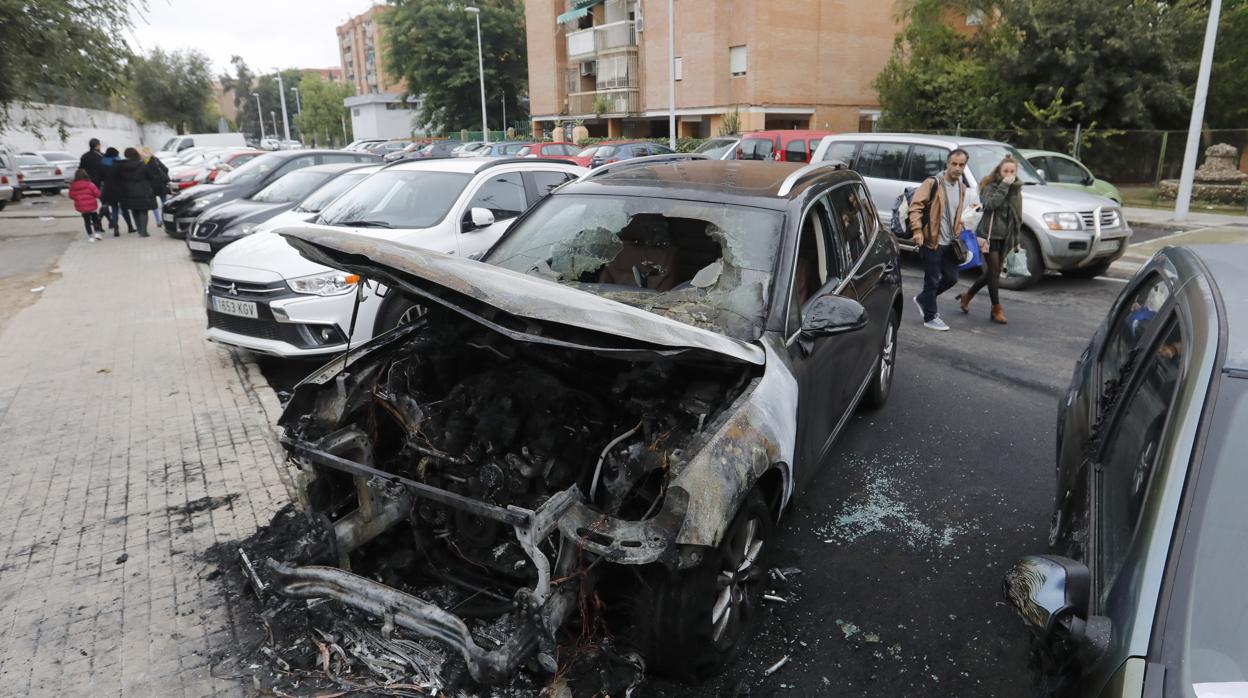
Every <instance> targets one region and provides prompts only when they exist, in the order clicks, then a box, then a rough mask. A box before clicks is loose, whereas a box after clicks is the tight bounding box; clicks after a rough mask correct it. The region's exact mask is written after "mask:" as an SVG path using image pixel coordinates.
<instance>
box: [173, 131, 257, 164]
mask: <svg viewBox="0 0 1248 698" xmlns="http://www.w3.org/2000/svg"><path fill="white" fill-rule="evenodd" d="M203 147H210V148H229V147H235V148H245V147H247V139H246V138H245V137H244V136H243V134H241V133H187V134H184V135H181V136H173V137H172V138H170V139H169V140H167V141H165V142H164V144H163V145H161V146H160V148H159V149H158V150H157V151H156V157H158V158H160V160H161V161H162V162H163V161H165V160H166V159H168V158H170V157H172V156H173V155H175V154H177V153H180V152H182V151H183V150H186V149H188V148H203Z"/></svg>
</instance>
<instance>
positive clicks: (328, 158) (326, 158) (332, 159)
mask: <svg viewBox="0 0 1248 698" xmlns="http://www.w3.org/2000/svg"><path fill="white" fill-rule="evenodd" d="M372 160H373V158H366V157H361V156H359V155H352V154H350V153H341V154H340V153H326V154H325V155H322V156H321V164H323V165H339V164H350V163H356V162H369V161H372Z"/></svg>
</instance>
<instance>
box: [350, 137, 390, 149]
mask: <svg viewBox="0 0 1248 698" xmlns="http://www.w3.org/2000/svg"><path fill="white" fill-rule="evenodd" d="M385 141H386V139H385V138H357V139H356V140H353V141H351V142H350V143H348V144H347V146H346V147H345V148H343V150H360V149H362V148H363V147H364V146H366V145H369V144H372V143H384V142H385Z"/></svg>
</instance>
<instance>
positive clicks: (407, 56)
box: [382, 0, 529, 130]
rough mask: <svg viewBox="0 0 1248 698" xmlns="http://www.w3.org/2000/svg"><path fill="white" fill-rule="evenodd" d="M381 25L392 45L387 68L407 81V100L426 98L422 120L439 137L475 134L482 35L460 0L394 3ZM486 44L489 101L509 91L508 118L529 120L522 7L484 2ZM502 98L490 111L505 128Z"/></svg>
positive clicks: (515, 1)
mask: <svg viewBox="0 0 1248 698" xmlns="http://www.w3.org/2000/svg"><path fill="white" fill-rule="evenodd" d="M389 2H390V9H389V11H388V12H386V13H385V14H384V15H383V19H382V22H383V23H384V25H385V27H386V30H387V38H388V41H389V44H388V48H387V51H386V55H385V56H384V58H385V68H386V69H387V70H388V72H389V74H390V75H391V76H392V77H396V78H402V79H403V80H404V82H405V83H406V85H407V94H408V95H411V96H418V97H421V98H422V100H423V101H422V105H423V106H422V107H421V110H420V112H419V114H418V117H417V118H418V119H419V121H420V123H422V124H429V125H431V126H433V127H435V128H438V129H441V130H454V129H460V128H467V127H472V128H474V129H475V128H478V127H479V126H478V124H480V122H481V88H480V86H479V83H478V74H477V30H476V25H475V22H474V19H473V16H472V14H470V13H468V12H466V11H465V10H464V7H466V6H467V5H468V3H465V2H462V1H460V0H451V1H450V2H448V1H447V0H389ZM472 4H473V5H474V6H476V7H480V8H481V44H482V47H483V55H484V56H485V86H486V91H487V94H495V95H497V94H498V92H497V88H498V87H499V86H506V88H507V92H506V94H505V103H506V109H507V114H508V115H509V116H510V115H514V116H515V120H517V121H519V120H523V119H525V118H527V114H526V113H525V111H524V109H523V107H522V105H521V100H520V95H522V94H526V93H527V91H528V90H527V84H528V72H529V71H528V62H527V58H526V53H525V50H526V45H525V34H524V6H523V3H522V0H480V1H479V2H474V3H472ZM501 106H502V103H500V101H499V100H498V99H497V98H494V99H491V100H490V102H489V103H488V104H487V105H486V107H487V109H488V110H489V112H490V113H491V114H494V115H495V116H494V119H495V120H494V122H493V123H492V124H491V126H492V127H495V128H497V127H499V126H502V127H503V128H506V124H503V123H502V121H501V118H502V114H501V112H500V111H499V108H500V107H501Z"/></svg>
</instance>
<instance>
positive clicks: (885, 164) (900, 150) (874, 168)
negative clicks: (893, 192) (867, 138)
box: [855, 143, 910, 179]
mask: <svg viewBox="0 0 1248 698" xmlns="http://www.w3.org/2000/svg"><path fill="white" fill-rule="evenodd" d="M909 149H910V146H908V145H903V144H901V143H867V144H865V145H863V146H862V153H860V154H859V155H858V166H857V167H856V168H855V169H857V170H858V174H860V175H862V176H863V177H879V178H880V179H902V170H901V168H902V166H903V165H905V164H906V151H908V150H909Z"/></svg>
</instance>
